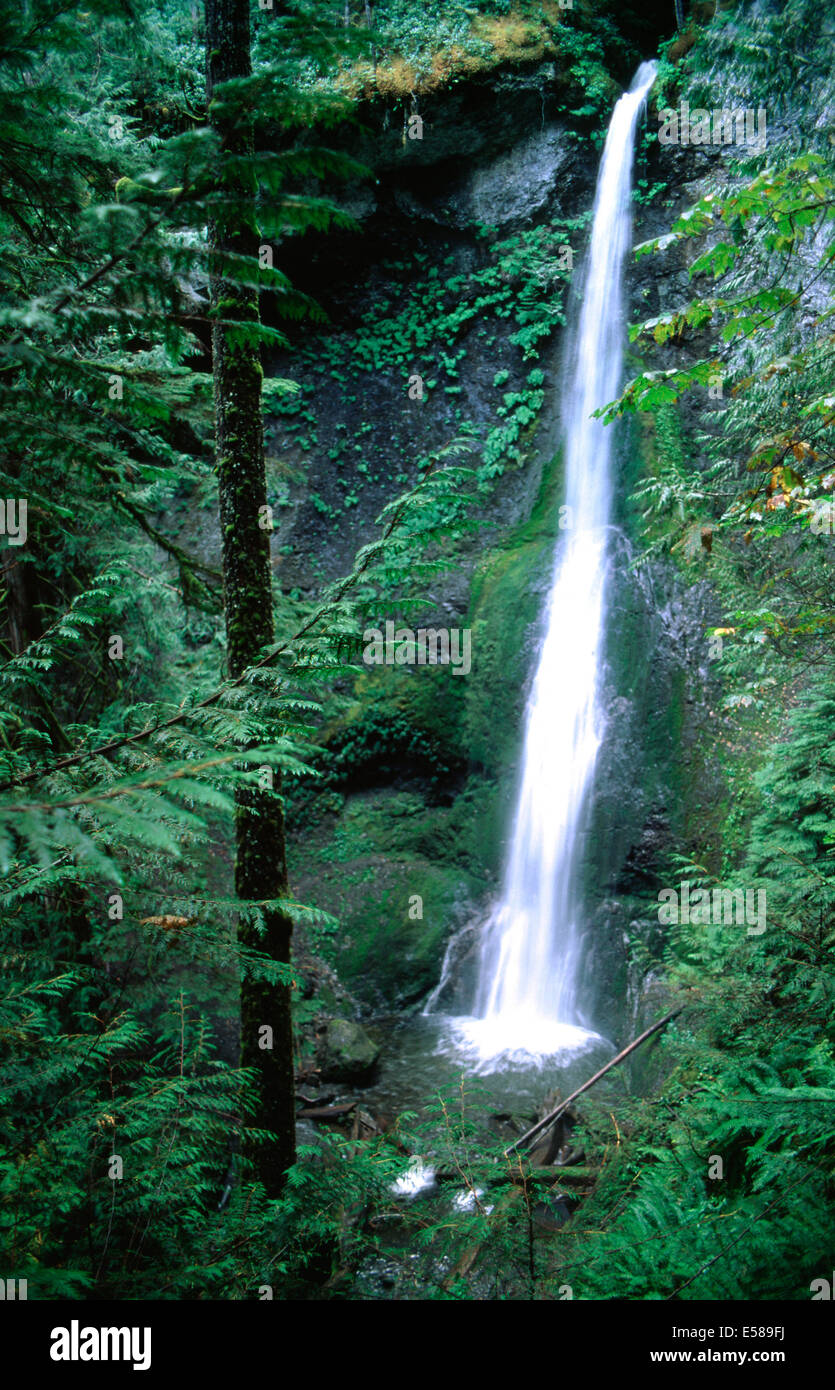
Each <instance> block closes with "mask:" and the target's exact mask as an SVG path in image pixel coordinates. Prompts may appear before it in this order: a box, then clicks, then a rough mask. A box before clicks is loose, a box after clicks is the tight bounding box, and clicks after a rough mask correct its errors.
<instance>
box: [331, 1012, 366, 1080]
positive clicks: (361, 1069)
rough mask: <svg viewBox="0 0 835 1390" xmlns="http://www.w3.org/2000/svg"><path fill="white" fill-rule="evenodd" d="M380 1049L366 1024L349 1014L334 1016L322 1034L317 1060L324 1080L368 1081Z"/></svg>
mask: <svg viewBox="0 0 835 1390" xmlns="http://www.w3.org/2000/svg"><path fill="white" fill-rule="evenodd" d="M379 1056H380V1049H379V1047H378V1046H377V1044H376V1043H375V1042H374V1041H373V1040H372V1039H371V1038H370V1037H369V1036H368V1034H367V1033H366V1031H365V1029H364V1028H361V1027H360V1025H359V1024H358V1023H354V1022H353V1021H352V1020H351V1019H348V1018H332V1019H331V1020H330V1022H329V1023H328V1024H327V1026H326V1027H325V1029H324V1031H323V1032H322V1033H321V1034H320V1035H319V1040H318V1045H317V1050H316V1060H317V1062H318V1065H319V1068H320V1071H321V1075H322V1080H323V1081H367V1080H369V1078H370V1077H371V1074H372V1072H373V1071H374V1068H375V1066H376V1065H377V1059H378V1058H379Z"/></svg>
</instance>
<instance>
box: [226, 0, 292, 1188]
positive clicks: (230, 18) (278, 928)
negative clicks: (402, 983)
mask: <svg viewBox="0 0 835 1390" xmlns="http://www.w3.org/2000/svg"><path fill="white" fill-rule="evenodd" d="M206 53H207V81H206V86H207V97H208V101H209V106H210V113H209V118H210V121H211V122H212V124H213V126H214V128H215V129H216V130H217V131H218V134H219V136H220V140H221V145H222V150H223V154H224V156H226V157H231V158H232V159H233V160H236V161H240V162H241V164H242V165H244V166H246V165H249V167H250V168H251V167H252V155H253V152H254V137H253V128H252V123H251V121H249V120H248V119H247V118H246V117H239V118H238V119H237V120H235V119H233V118H230V117H229V116H228V115H223V114H219V113H218V112H217V110H216V109H215V110H214V111H212V107H211V103H212V96H213V92H214V88H215V86H216V85H217V84H218V83H221V82H225V81H227V80H229V79H231V78H241V77H247V76H249V74H250V71H251V68H250V32H249V3H248V0H206ZM224 195H225V197H226V198H227V199H230V198H231V199H232V200H233V202H234V206H233V207H232V209H231V210H229V209H228V208H223V209H220V210H219V211H218V212H217V215H216V217H215V219H214V222H213V224H212V226H211V228H210V233H209V235H210V245H211V247H212V250H213V251H216V252H220V253H233V254H236V255H243V256H247V257H250V258H253V263H254V262H255V261H257V257H258V240H259V239H258V232H257V227H256V224H255V207H254V181H253V179H252V178H251V176H250V175H248V174H246V173H242V174H239V175H238V176H237V181H236V186H232V185H231V184H230V181H229V179H228V177H227V178H226V179H225V181H224ZM211 302H212V310H213V313H214V314H218V313H220V315H221V316H222V317H223V318H226V319H233V320H238V321H244V322H249V323H257V322H258V318H259V307H258V290H257V288H256V287H254V286H246V285H240V284H236V283H235V282H234V281H233V280H229V279H227V278H225V277H224V276H223V274H222V273H221V271H220V268H219V267H218V265H217V263H215V266H214V273H213V274H212V277H211ZM212 358H213V372H214V400H215V449H216V464H217V474H218V492H219V497H220V524H221V533H222V537H223V581H224V597H225V606H226V637H227V649H228V662H229V674H230V675H231V676H233V677H234V676H238V675H240V673H241V672H242V671H243V670H245V668H246V667H247V666H251V665H252V664H253V663H254V662H255V661H256V659H257V658H258V656H259V654H260V653H261V651H262V649H263V648H264V647H265V646H266V645H267V644H268V643H270V642H271V641H272V639H273V613H272V593H271V583H270V546H269V533H268V532H267V531H265V530H263V529H262V527H261V526H260V525H259V508H260V507H264V506H266V501H267V490H266V473H265V463H264V429H263V420H262V415H261V378H262V371H261V361H260V349H259V347H258V345H257V343H254V342H253V343H241V342H239V341H235V342H230V341H229V338H228V336H227V333H226V331H225V330H224V328H223V326H222V325H221V324H219V323H218V322H217V321H214V322H213V326H212ZM262 515H263V514H262ZM277 777H278V774H277V773H276V780H277ZM236 842H237V843H236V862H235V891H236V893H237V894H238V896H239V897H241V898H246V899H255V900H264V899H267V898H270V899H271V898H278V897H282V896H284V895H285V893H286V889H287V861H286V854H285V840H284V816H283V810H282V802H281V788H280V786H279V785H276V786H275V788H274V790H268V789H264V790H255V789H253V790H248V789H247V790H246V791H242V792H241V793H239V795H238V804H237V812H236ZM264 919H265V926H266V931H265V934H264V935H260V934H258V933H257V932H256V929H255V925H254V922H253V920H252V919H251V917H250V916H249V915H248V914H246V913H242V915H241V918H240V922H239V927H238V935H239V939H240V941H241V942H242V944H244V945H246V946H248V947H251V948H253V947H254V948H256V949H258V950H260V951H262V952H264V953H266V954H267V955H269V956H270V957H272V959H274V960H278V961H286V962H289V960H290V938H291V932H292V923H291V921H290V919H289V918H288V917H287V916H286V915H285V914H284V913H283V912H280V911H274V910H273V911H271V910H268V909H265V911H264ZM265 1027H268V1028H269V1029H271V1030H272V1031H271V1035H270V1034H267V1033H265V1032H262V1030H264V1029H265ZM270 1043H271V1046H270ZM241 1065H242V1066H246V1067H253V1068H255V1069H256V1072H257V1076H258V1087H259V1102H258V1109H257V1111H256V1113H255V1115H254V1116H253V1117H252V1120H251V1123H252V1124H253V1125H254V1126H255V1127H256V1128H259V1129H268V1130H271V1131H272V1133H273V1134H275V1136H276V1142H275V1143H274V1144H271V1145H269V1146H264V1145H259V1146H258V1147H257V1149H256V1150H255V1152H254V1154H253V1157H254V1158H255V1160H256V1169H257V1173H258V1176H259V1177H260V1179H261V1181H262V1182H263V1183H264V1186H265V1187H266V1189H267V1192H268V1193H269V1194H270V1195H271V1196H274V1195H276V1194H277V1193H278V1192H279V1191H280V1189H281V1187H282V1184H283V1180H284V1174H285V1173H286V1170H287V1168H288V1167H289V1166H290V1165H291V1164H292V1163H293V1162H294V1161H295V1102H294V1086H293V1072H294V1066H293V1033H292V1022H291V1016H290V988H289V986H287V985H281V986H268V985H266V984H263V983H261V982H259V981H251V980H242V982H241Z"/></svg>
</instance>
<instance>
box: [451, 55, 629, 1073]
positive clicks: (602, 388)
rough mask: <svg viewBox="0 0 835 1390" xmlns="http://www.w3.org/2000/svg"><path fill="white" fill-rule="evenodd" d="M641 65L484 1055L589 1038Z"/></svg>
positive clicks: (577, 336) (617, 116)
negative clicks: (596, 786) (589, 848)
mask: <svg viewBox="0 0 835 1390" xmlns="http://www.w3.org/2000/svg"><path fill="white" fill-rule="evenodd" d="M655 73H656V67H655V64H654V63H643V64H642V65H641V67H640V68H639V69H638V72H637V73H636V75H635V78H634V81H633V83H632V86H631V87H630V89H629V91H628V92H626V93H625V94H624V95H623V96H622V97H621V98H620V100H619V101H618V103H617V105H616V106H615V109H614V111H613V113H612V119H611V122H610V124H609V130H608V133H607V136H606V144H605V147H604V149H603V156H602V159H601V162H600V171H599V174H598V180H597V190H596V194H595V203H594V219H593V225H592V233H591V241H590V244H589V250H588V256H587V261H586V270H585V278H584V282H583V294H582V302H581V307H580V313H579V320H578V322H577V325H576V329H575V331H574V333H573V334H572V335H571V338H570V341H569V350H568V354H567V358H566V369H565V374H564V387H563V399H562V423H563V434H564V457H565V503H566V510H565V511H564V512H563V513H561V525H564V526H565V529H564V531H563V532H562V535H561V542H560V545H559V546H558V550H557V555H556V560H555V566H554V575H553V580H552V585H551V591H550V595H549V598H548V604H547V609H546V614H545V631H544V637H543V640H542V647H541V650H540V653H539V664H538V667H537V670H536V674H535V677H534V681H533V686H532V689H531V693H530V698H529V701H528V707H527V712H526V726H525V742H524V754H523V762H522V773H521V785H520V790H519V797H518V802H517V806H516V814H515V820H514V826H513V834H512V842H511V849H510V856H509V860H508V864H507V869H506V873H505V878H504V884H503V890H502V896H501V900H500V901H499V903H498V905H497V906H496V908H495V910H494V911H493V913H492V916H491V918H490V920H489V921H488V923H487V924H486V927H485V930H484V933H483V936H482V945H481V958H480V977H479V986H478V996H477V1000H476V1008H475V1013H476V1017H475V1018H473V1019H471V1020H460V1023H461V1024H462V1025H463V1029H464V1032H465V1034H466V1036H467V1038H468V1040H469V1041H470V1042H471V1043H474V1044H475V1045H476V1047H477V1049H478V1051H479V1053H480V1054H481V1057H482V1058H483V1059H488V1058H491V1057H497V1056H499V1055H503V1054H514V1053H524V1054H528V1053H533V1054H547V1055H552V1054H555V1053H557V1052H561V1051H563V1050H565V1049H574V1048H577V1047H579V1046H583V1045H584V1044H585V1043H586V1042H587V1041H588V1040H589V1039H590V1038H591V1037H595V1036H596V1035H593V1034H589V1033H588V1032H587V1031H586V1030H585V1028H583V1027H582V1026H581V1024H582V1019H581V1017H580V1013H579V1008H578V983H579V976H580V970H581V963H582V959H581V948H582V920H581V916H582V901H581V885H580V883H579V876H580V875H579V871H580V867H581V861H582V842H583V836H584V832H585V829H586V823H587V813H588V807H589V792H590V790H591V785H592V780H593V776H594V770H595V763H596V760H597V753H598V749H599V748H600V744H601V740H602V736H603V717H602V711H601V701H600V683H601V663H602V651H603V640H604V635H605V621H606V609H605V604H606V572H607V567H608V545H607V539H608V530H609V526H610V522H611V511H612V495H613V480H612V429H611V427H607V426H605V425H603V424H602V422H601V421H600V420H598V419H594V418H593V412H594V411H595V410H597V409H599V407H601V406H603V405H606V404H607V403H608V402H609V401H611V400H613V399H614V397H615V396H616V395H617V393H618V390H619V389H620V385H621V371H622V364H623V345H624V336H625V335H624V325H623V316H622V279H623V263H624V258H625V256H626V252H627V250H628V248H629V245H630V240H631V190H632V163H633V150H634V143H635V129H636V126H637V124H638V120H639V118H640V116H641V112H642V110H643V107H644V103H645V101H646V98H647V95H648V93H649V89H650V87H651V86H652V83H653V81H654V79H655Z"/></svg>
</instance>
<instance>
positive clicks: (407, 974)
mask: <svg viewBox="0 0 835 1390" xmlns="http://www.w3.org/2000/svg"><path fill="white" fill-rule="evenodd" d="M353 800H354V799H353V798H351V799H349V803H348V807H346V813H344V814H343V816H342V817H340V820H339V822H338V823H337V826H336V827H335V828H332V829H331V832H330V833H329V834H325V835H323V836H322V837H321V839H320V842H319V844H318V845H316V844H313V843H311V844H309V845H308V846H307V848H306V849H305V847H304V846H303V845H299V846H298V849H297V851H296V852H295V853H294V855H293V861H294V865H295V876H294V877H295V882H294V887H295V890H296V893H297V895H298V896H300V897H301V898H302V899H304V898H305V895H307V897H308V898H310V899H313V898H314V897H315V901H316V904H317V906H318V907H321V908H323V909H324V910H325V911H327V912H329V913H331V914H332V915H333V916H334V917H335V918H336V919H337V920H338V922H339V923H340V928H339V930H338V931H337V932H336V933H335V934H334V935H333V936H332V937H330V938H329V939H328V940H327V941H326V942H325V943H323V945H322V948H321V949H322V954H323V955H324V956H325V957H326V958H327V960H328V962H329V963H330V964H331V965H332V966H333V967H334V969H335V970H336V971H337V974H338V975H339V978H340V980H341V981H342V982H343V983H344V984H345V985H346V986H347V988H348V989H350V991H351V992H352V994H353V995H354V996H355V997H356V998H357V999H359V1000H360V1001H361V1002H362V1003H363V1004H365V1005H366V1006H368V1007H372V1008H375V1009H393V1008H400V1007H403V1006H405V1005H408V1004H411V1003H415V1002H416V1001H417V1000H419V999H421V998H422V997H423V996H424V995H425V994H426V993H427V992H428V991H429V990H430V989H431V988H432V987H433V985H435V984H436V983H437V980H438V977H439V974H440V969H441V962H442V960H443V954H444V948H445V945H446V941H447V939H448V937H449V935H450V933H451V932H452V931H453V930H454V929H455V928H456V927H457V926H458V925H459V924H460V923H461V922H462V921H463V920H464V919H465V917H466V916H467V915H468V914H469V912H471V911H472V910H473V904H474V902H475V900H477V899H478V898H479V897H480V896H482V895H483V893H484V891H485V887H486V884H485V882H484V881H483V880H480V879H478V878H476V877H475V876H473V875H472V874H470V873H467V872H466V871H463V870H462V869H460V868H458V867H455V866H453V865H445V864H439V863H436V862H432V861H430V859H429V858H428V857H426V856H425V855H424V856H421V855H418V854H416V853H415V852H413V851H412V852H409V851H408V849H407V846H408V844H409V842H410V841H413V840H414V838H415V836H416V834H422V833H423V829H422V826H423V821H422V818H421V816H420V814H419V810H420V806H419V800H418V798H415V797H411V796H409V795H399V794H397V793H388V794H385V793H384V794H377V797H376V799H375V804H374V805H372V806H371V808H369V807H368V806H367V805H366V806H361V807H359V808H357V807H353V806H351V801H353ZM384 808H390V810H391V812H392V814H391V815H390V816H388V815H387V813H386V810H385V809H384ZM386 825H388V826H389V834H388V837H387V836H386ZM387 838H388V843H386V840H387ZM392 841H393V842H394V843H398V842H399V845H398V848H397V849H396V850H392V849H391V848H389V845H390V844H391V842H392ZM393 855H394V856H396V857H393Z"/></svg>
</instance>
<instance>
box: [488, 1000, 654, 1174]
mask: <svg viewBox="0 0 835 1390" xmlns="http://www.w3.org/2000/svg"><path fill="white" fill-rule="evenodd" d="M680 1013H681V1009H673V1011H672V1012H671V1013H669V1014H666V1015H665V1016H664V1018H660V1019H659V1020H658V1022H657V1023H653V1025H652V1027H651V1028H647V1029H645V1030H644V1032H643V1033H641V1035H640V1037H637V1038H635V1039H634V1040H633V1041H632V1042H631V1043H629V1044H628V1046H627V1047H625V1048H624V1049H623V1051H622V1052H619V1053H618V1055H617V1057H613V1058H612V1060H611V1061H610V1062H607V1063H606V1065H605V1067H601V1068H600V1071H596V1072H595V1074H594V1076H592V1077H589V1080H588V1081H584V1082H583V1084H582V1086H578V1087H577V1090H576V1091H572V1092H571V1095H570V1096H568V1097H567V1098H566V1099H565V1100H563V1101H561V1102H560V1104H559V1105H558V1106H557V1108H556V1110H552V1111H551V1113H550V1115H546V1116H545V1118H544V1119H543V1120H538V1121H537V1123H536V1124H535V1125H532V1126H531V1128H530V1129H529V1130H526V1131H525V1133H524V1134H523V1135H521V1136H520V1137H519V1138H518V1139H517V1140H515V1142H514V1143H512V1144H511V1145H510V1146H509V1147H508V1148H506V1149H505V1157H507V1156H508V1154H512V1153H514V1152H515V1150H516V1149H519V1148H521V1147H522V1145H523V1144H527V1143H528V1142H529V1140H531V1139H534V1138H535V1137H536V1135H537V1134H539V1133H540V1132H541V1131H542V1130H543V1129H547V1128H548V1126H549V1125H552V1124H553V1123H554V1121H555V1120H558V1119H559V1117H560V1115H561V1114H562V1113H563V1111H564V1110H567V1109H568V1107H569V1105H571V1103H572V1101H575V1100H576V1099H577V1097H578V1096H581V1095H582V1094H583V1092H584V1091H588V1090H589V1089H590V1087H592V1086H594V1085H595V1083H596V1082H598V1081H599V1080H600V1079H601V1077H603V1076H605V1075H606V1073H607V1072H609V1071H611V1070H612V1067H616V1066H617V1064H618V1062H622V1061H623V1060H624V1058H625V1057H628V1056H629V1054H630V1052H634V1051H635V1048H636V1047H640V1045H641V1043H642V1042H646V1040H647V1038H651V1037H652V1035H653V1033H657V1032H659V1030H660V1029H661V1028H665V1027H666V1025H667V1024H668V1023H670V1022H671V1021H672V1019H674V1018H677V1017H678V1015H679V1014H680Z"/></svg>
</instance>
